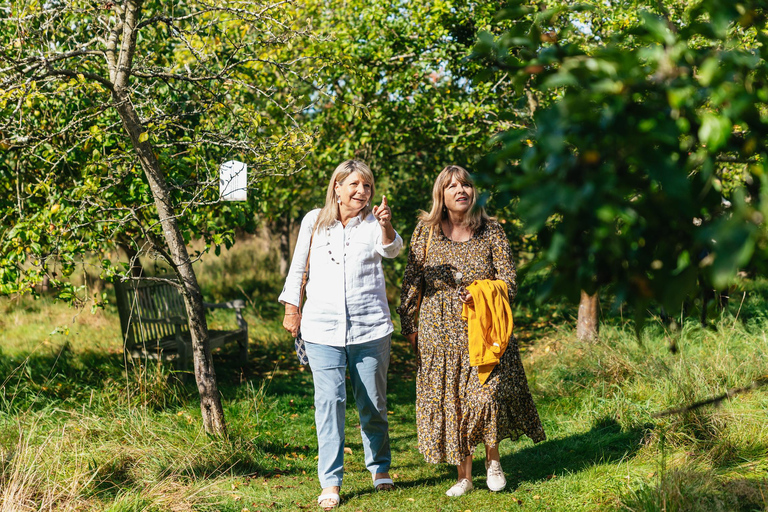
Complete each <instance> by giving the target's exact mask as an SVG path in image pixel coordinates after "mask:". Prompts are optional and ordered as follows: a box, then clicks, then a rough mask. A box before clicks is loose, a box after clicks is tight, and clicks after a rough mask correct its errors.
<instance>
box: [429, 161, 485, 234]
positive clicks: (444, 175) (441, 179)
mask: <svg viewBox="0 0 768 512" xmlns="http://www.w3.org/2000/svg"><path fill="white" fill-rule="evenodd" d="M453 178H456V179H457V180H458V181H459V182H460V183H461V184H462V185H469V186H470V187H472V204H471V205H470V207H469V211H468V212H467V216H466V218H465V224H466V226H467V227H469V228H470V229H471V230H472V231H477V230H478V229H480V227H481V226H482V225H483V224H484V223H485V222H488V221H489V220H491V217H489V216H488V214H487V213H486V212H485V208H483V207H482V206H480V205H478V204H477V189H476V188H475V182H474V181H473V180H472V176H470V175H469V173H468V172H467V170H466V169H464V168H463V167H459V166H458V165H449V166H447V167H446V168H445V169H443V170H442V171H441V172H440V174H438V176H437V179H436V180H435V184H434V186H433V187H432V209H431V210H430V211H429V213H427V212H425V211H422V212H421V213H420V214H419V220H420V221H421V222H422V223H423V224H424V225H425V226H427V227H435V226H438V225H440V222H441V221H442V220H443V219H447V218H448V211H447V210H446V208H445V188H446V187H447V186H448V185H449V184H450V183H451V180H453Z"/></svg>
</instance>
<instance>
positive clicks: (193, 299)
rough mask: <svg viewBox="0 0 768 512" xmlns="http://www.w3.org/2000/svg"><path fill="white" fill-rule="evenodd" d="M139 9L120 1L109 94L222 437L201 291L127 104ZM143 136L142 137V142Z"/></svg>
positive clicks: (156, 166)
mask: <svg viewBox="0 0 768 512" xmlns="http://www.w3.org/2000/svg"><path fill="white" fill-rule="evenodd" d="M140 10H141V0H128V1H127V2H126V3H125V13H124V17H123V33H122V44H121V45H120V54H119V58H118V59H117V63H116V66H115V67H114V68H113V73H114V89H113V92H112V96H113V99H114V102H115V108H116V109H117V112H118V114H119V115H120V119H121V121H122V123H123V127H124V128H125V131H126V132H127V133H128V135H129V136H130V138H131V141H132V143H133V146H134V148H136V154H137V156H138V158H139V162H140V163H141V167H142V169H143V170H144V174H145V175H146V177H147V181H148V182H149V187H150V189H151V190H152V196H153V198H154V202H155V207H156V208H157V214H158V216H159V218H160V224H161V226H162V228H163V235H164V237H165V241H166V244H167V248H168V255H167V257H168V258H169V259H170V261H169V263H171V264H172V265H173V267H174V271H175V272H176V275H177V276H178V278H179V280H180V282H181V289H182V290H181V291H182V293H183V295H184V305H185V306H186V310H187V316H188V317H189V332H190V335H191V337H192V353H193V356H194V365H195V380H196V382H197V389H198V392H199V393H200V409H201V411H202V416H203V425H204V427H205V431H206V432H208V433H212V434H218V435H225V434H226V425H225V423H224V410H223V408H222V406H221V396H220V395H219V389H218V385H217V383H216V372H215V371H214V368H213V357H212V356H211V347H210V343H209V340H208V324H207V322H206V320H205V309H204V306H203V295H202V293H201V291H200V285H199V284H198V282H197V276H196V275H195V271H194V269H193V268H192V262H191V260H190V258H189V254H188V252H187V247H186V245H185V243H184V237H183V236H182V234H181V230H180V229H179V223H178V220H177V218H176V214H175V212H174V209H173V204H172V203H171V196H170V191H169V189H168V184H167V182H166V181H165V176H164V174H163V172H162V170H161V169H160V163H159V162H158V161H157V158H156V157H155V154H154V153H153V151H152V146H151V144H150V143H149V141H148V140H147V138H146V136H145V137H142V133H144V129H143V127H142V124H141V120H140V119H139V116H138V113H137V112H136V109H135V108H134V107H133V103H132V102H131V98H130V94H129V90H128V80H129V76H130V70H131V63H132V59H133V53H134V51H135V48H136V33H135V29H136V24H137V22H138V18H139V11H140ZM142 139H143V140H142Z"/></svg>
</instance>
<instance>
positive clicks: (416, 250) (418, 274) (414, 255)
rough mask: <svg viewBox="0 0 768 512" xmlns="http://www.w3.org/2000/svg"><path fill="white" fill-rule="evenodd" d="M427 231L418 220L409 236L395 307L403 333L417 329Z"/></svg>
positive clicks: (409, 332) (410, 332)
mask: <svg viewBox="0 0 768 512" xmlns="http://www.w3.org/2000/svg"><path fill="white" fill-rule="evenodd" d="M428 232H429V229H427V228H425V227H424V225H423V224H422V223H421V222H419V223H418V224H417V225H416V229H414V231H413V236H412V237H411V243H410V247H409V250H408V263H407V264H406V266H405V274H404V275H403V286H402V289H401V291H400V306H399V307H398V308H397V313H398V314H399V315H400V325H401V327H402V333H403V334H404V335H407V334H412V333H414V332H416V331H417V330H418V326H417V325H416V315H417V314H418V307H419V295H420V294H421V292H422V290H423V286H424V260H425V252H426V251H425V249H426V244H427V239H426V236H427V233H428Z"/></svg>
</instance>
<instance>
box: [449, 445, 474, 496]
mask: <svg viewBox="0 0 768 512" xmlns="http://www.w3.org/2000/svg"><path fill="white" fill-rule="evenodd" d="M456 469H457V470H458V473H459V475H458V478H457V481H456V483H455V484H453V486H452V487H451V488H450V489H448V491H447V492H446V493H445V494H446V495H447V496H452V497H458V496H464V495H465V494H467V493H468V492H469V491H471V490H472V489H473V487H472V456H471V455H467V457H466V458H465V459H464V460H463V461H461V464H459V465H457V466H456Z"/></svg>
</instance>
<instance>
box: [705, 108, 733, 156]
mask: <svg viewBox="0 0 768 512" xmlns="http://www.w3.org/2000/svg"><path fill="white" fill-rule="evenodd" d="M701 121H702V122H701V127H700V128H699V139H700V140H701V142H702V143H703V144H704V145H706V146H707V150H708V151H709V152H710V153H714V152H715V151H717V150H718V149H720V148H721V147H723V146H724V145H725V143H726V141H727V140H728V137H729V136H730V135H731V128H732V125H731V120H730V119H728V118H727V117H725V116H719V115H716V114H713V113H706V114H704V115H703V116H702V119H701Z"/></svg>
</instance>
